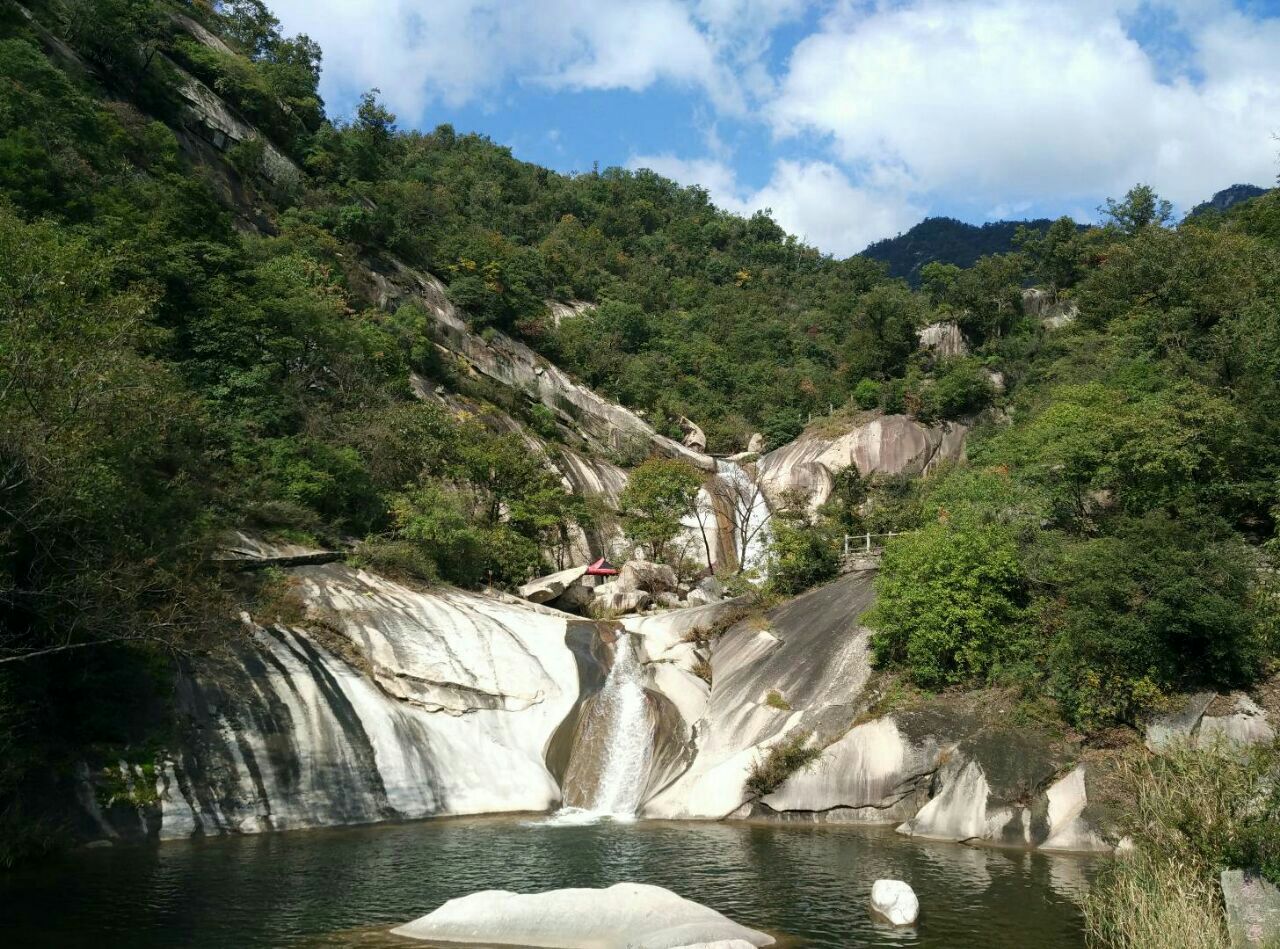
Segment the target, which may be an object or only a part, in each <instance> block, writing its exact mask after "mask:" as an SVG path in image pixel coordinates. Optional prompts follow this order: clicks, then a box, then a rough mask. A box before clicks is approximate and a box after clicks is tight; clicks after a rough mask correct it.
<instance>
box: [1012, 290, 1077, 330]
mask: <svg viewBox="0 0 1280 949" xmlns="http://www.w3.org/2000/svg"><path fill="white" fill-rule="evenodd" d="M1022 311H1023V312H1024V313H1026V314H1027V316H1030V317H1032V318H1034V319H1037V320H1039V321H1040V325H1041V326H1043V327H1045V329H1059V328H1060V327H1063V326H1066V325H1067V324H1069V323H1074V322H1075V320H1076V317H1078V316H1079V315H1080V305H1079V304H1078V303H1076V301H1075V300H1071V299H1060V298H1058V297H1057V296H1055V295H1054V294H1053V293H1051V292H1050V291H1048V290H1041V289H1038V288H1031V289H1027V290H1023V291H1022Z"/></svg>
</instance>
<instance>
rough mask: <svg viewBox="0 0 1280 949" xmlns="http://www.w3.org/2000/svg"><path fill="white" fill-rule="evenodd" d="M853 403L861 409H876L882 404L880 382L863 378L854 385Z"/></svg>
mask: <svg viewBox="0 0 1280 949" xmlns="http://www.w3.org/2000/svg"><path fill="white" fill-rule="evenodd" d="M853 404H854V405H856V406H857V407H858V408H860V409H874V408H875V407H876V406H877V405H879V404H880V383H878V382H876V381H875V380H874V379H863V380H862V381H861V382H859V383H858V384H857V385H856V386H854V387H853Z"/></svg>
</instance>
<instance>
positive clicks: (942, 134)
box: [768, 0, 1280, 207]
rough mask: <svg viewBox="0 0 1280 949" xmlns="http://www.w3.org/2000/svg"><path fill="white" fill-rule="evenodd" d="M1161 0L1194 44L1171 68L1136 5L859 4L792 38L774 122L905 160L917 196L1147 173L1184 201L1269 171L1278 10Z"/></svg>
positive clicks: (845, 159)
mask: <svg viewBox="0 0 1280 949" xmlns="http://www.w3.org/2000/svg"><path fill="white" fill-rule="evenodd" d="M1157 5H1159V4H1157ZM1145 6H1151V4H1147V5H1145ZM1163 6H1165V7H1166V12H1167V13H1168V14H1169V15H1170V16H1171V17H1174V18H1175V19H1176V21H1177V22H1178V23H1179V24H1180V26H1181V28H1182V29H1183V30H1185V31H1186V32H1185V37H1184V39H1185V42H1187V43H1188V44H1189V45H1190V51H1189V59H1188V61H1187V62H1185V63H1184V69H1183V71H1182V72H1181V73H1180V74H1179V75H1177V76H1175V77H1173V78H1172V79H1170V80H1168V81H1162V79H1161V78H1160V76H1159V74H1158V70H1157V65H1156V63H1155V61H1154V60H1153V57H1152V56H1151V55H1150V54H1149V53H1148V52H1147V50H1146V49H1144V47H1143V45H1141V44H1140V43H1139V42H1138V41H1137V40H1135V39H1134V37H1133V36H1132V35H1131V34H1130V31H1129V30H1128V29H1127V25H1126V24H1127V18H1128V17H1130V16H1132V15H1134V14H1135V13H1136V12H1138V10H1139V4H1137V3H1124V2H1117V3H1105V2H1101V0H1075V2H1056V0H1038V2H1031V0H960V2H957V0H946V2H941V0H921V2H915V3H910V4H905V5H902V4H897V5H889V4H885V5H880V6H877V7H875V8H873V9H871V10H869V11H868V10H866V9H864V8H863V7H861V6H855V5H848V6H844V7H841V8H840V9H838V10H836V11H835V12H833V13H832V14H831V15H829V16H828V17H827V18H826V19H825V20H824V22H823V23H822V24H821V26H820V27H819V29H818V30H817V31H816V32H815V33H814V34H812V35H811V36H809V37H807V38H805V39H804V40H802V41H801V42H800V43H799V44H798V45H797V46H796V48H795V49H794V51H793V54H792V57H791V60H790V63H789V65H788V69H787V72H786V75H785V77H784V79H783V80H782V83H781V87H780V90H779V93H778V95H777V97H776V98H775V99H774V100H773V101H772V102H771V103H770V105H769V108H768V115H769V120H770V122H771V124H772V125H773V127H774V129H775V132H776V133H777V134H778V135H780V136H783V137H788V136H795V135H802V134H814V133H816V134H817V135H818V136H819V137H820V138H821V139H823V140H825V141H828V142H829V143H830V147H831V149H832V151H833V154H834V156H835V157H836V158H837V160H839V161H840V162H841V163H843V164H844V165H846V166H848V167H852V168H858V169H864V168H871V169H887V168H888V169H898V170H899V171H901V172H903V173H905V174H906V175H908V176H909V177H910V179H911V180H912V182H913V185H912V190H913V191H914V193H917V194H924V193H932V194H935V195H936V194H941V195H946V196H948V197H949V198H950V199H952V200H953V201H955V200H970V201H973V202H976V203H982V202H985V203H986V204H987V206H988V207H995V206H996V205H997V204H1001V203H1003V204H1005V205H1006V206H1007V205H1009V204H1016V203H1018V202H1025V201H1040V202H1044V201H1045V200H1046V199H1048V200H1052V201H1056V202H1058V203H1060V204H1063V205H1065V204H1067V203H1069V202H1072V201H1079V200H1081V199H1083V198H1093V199H1096V197H1097V196H1099V195H1103V194H1119V193H1121V192H1122V191H1123V190H1124V189H1125V188H1126V187H1127V186H1128V185H1130V184H1132V183H1133V182H1135V181H1137V180H1145V181H1149V182H1151V183H1152V184H1153V185H1155V186H1156V187H1157V188H1158V189H1159V190H1161V191H1162V192H1164V193H1166V194H1167V195H1168V196H1169V197H1171V198H1173V199H1174V200H1175V201H1177V202H1179V203H1180V204H1183V205H1186V204H1188V203H1191V202H1193V201H1196V200H1199V199H1202V198H1204V197H1206V196H1207V195H1208V194H1210V193H1212V192H1213V191H1215V190H1217V189H1218V188H1221V187H1223V186H1224V185H1226V184H1229V183H1231V182H1234V181H1266V180H1268V179H1270V178H1271V177H1273V176H1274V174H1275V146H1274V142H1273V141H1272V140H1271V133H1272V132H1273V131H1275V130H1276V129H1277V128H1280V21H1276V20H1270V21H1256V20H1253V19H1251V18H1249V17H1247V16H1245V15H1244V14H1242V13H1239V12H1237V11H1234V10H1228V9H1225V8H1223V7H1222V5H1221V4H1213V3H1210V4H1199V5H1197V4H1191V3H1168V4H1164V5H1163ZM1206 8H1212V11H1211V12H1212V13H1213V14H1214V15H1213V16H1209V15H1207V13H1206Z"/></svg>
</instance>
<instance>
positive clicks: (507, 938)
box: [392, 883, 774, 949]
mask: <svg viewBox="0 0 1280 949" xmlns="http://www.w3.org/2000/svg"><path fill="white" fill-rule="evenodd" d="M392 933H394V934H395V935H397V936H404V937H407V938H409V939H422V940H425V941H430V942H445V943H466V944H468V945H478V944H484V945H494V946H525V947H528V946H548V947H555V949H695V947H697V946H706V945H714V946H729V947H734V949H736V947H739V946H745V947H747V949H751V947H757V946H772V945H773V944H774V939H773V937H772V936H770V935H768V934H767V933H762V932H759V931H757V930H754V929H748V928H747V927H746V926H740V925H738V924H737V923H735V922H734V921H733V920H731V919H729V918H728V917H727V916H723V915H721V914H720V913H717V912H716V911H715V910H713V909H709V908H708V907H706V906H702V905H699V904H698V903H694V902H692V901H691V900H686V899H684V898H683V897H680V896H677V895H676V894H675V893H672V892H671V891H670V890H664V889H663V888H662V887H658V886H649V885H647V884H644V883H618V884H615V885H614V886H611V887H609V888H608V889H604V890H592V889H568V890H551V891H548V892H546V893H529V894H521V893H511V892H508V891H506V890H486V891H484V892H481V893H472V894H471V895H470V896H463V897H460V898H458V899H455V900H450V901H449V902H447V903H445V904H444V905H443V906H441V907H440V908H439V909H437V910H436V911H435V912H433V913H429V914H428V915H426V916H423V917H422V918H421V919H418V920H414V921H413V922H412V923H406V924H405V925H403V926H399V927H397V928H396V929H393V930H392Z"/></svg>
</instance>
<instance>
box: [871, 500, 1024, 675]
mask: <svg viewBox="0 0 1280 949" xmlns="http://www.w3.org/2000/svg"><path fill="white" fill-rule="evenodd" d="M876 596H877V602H876V606H875V608H874V609H873V610H872V611H871V612H870V613H868V614H867V615H866V617H865V618H864V622H865V623H866V624H867V625H868V626H870V627H871V628H872V629H873V630H874V634H873V635H872V639H871V644H872V648H873V649H874V651H875V658H876V661H877V663H879V664H881V665H886V666H896V667H899V668H901V669H902V670H903V671H904V672H905V673H906V674H907V676H909V677H910V678H911V680H912V681H914V682H915V683H917V684H918V685H920V686H923V687H924V688H928V689H939V688H943V687H944V686H948V685H954V684H956V683H961V682H981V681H983V680H984V679H985V678H986V677H987V676H988V675H989V674H991V673H992V671H993V670H995V669H997V668H999V667H1000V666H1001V665H1004V664H1007V663H1009V662H1012V661H1015V660H1016V659H1018V658H1020V654H1021V651H1022V650H1023V649H1024V646H1025V637H1026V630H1025V623H1026V615H1027V614H1026V605H1027V601H1028V591H1027V577H1026V574H1025V571H1024V569H1023V566H1022V563H1021V560H1020V557H1019V549H1018V543H1017V540H1016V537H1015V535H1014V534H1013V532H1012V531H1011V530H1010V529H1009V528H1008V527H1006V526H1003V525H999V524H976V523H973V522H971V521H962V522H942V523H933V524H930V525H928V526H926V527H924V528H922V529H920V530H919V531H916V532H915V533H912V534H907V535H904V536H902V537H897V538H894V539H892V540H890V541H889V543H888V545H887V547H886V548H885V553H884V559H883V561H882V563H881V566H880V574H879V576H878V577H877V579H876Z"/></svg>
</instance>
